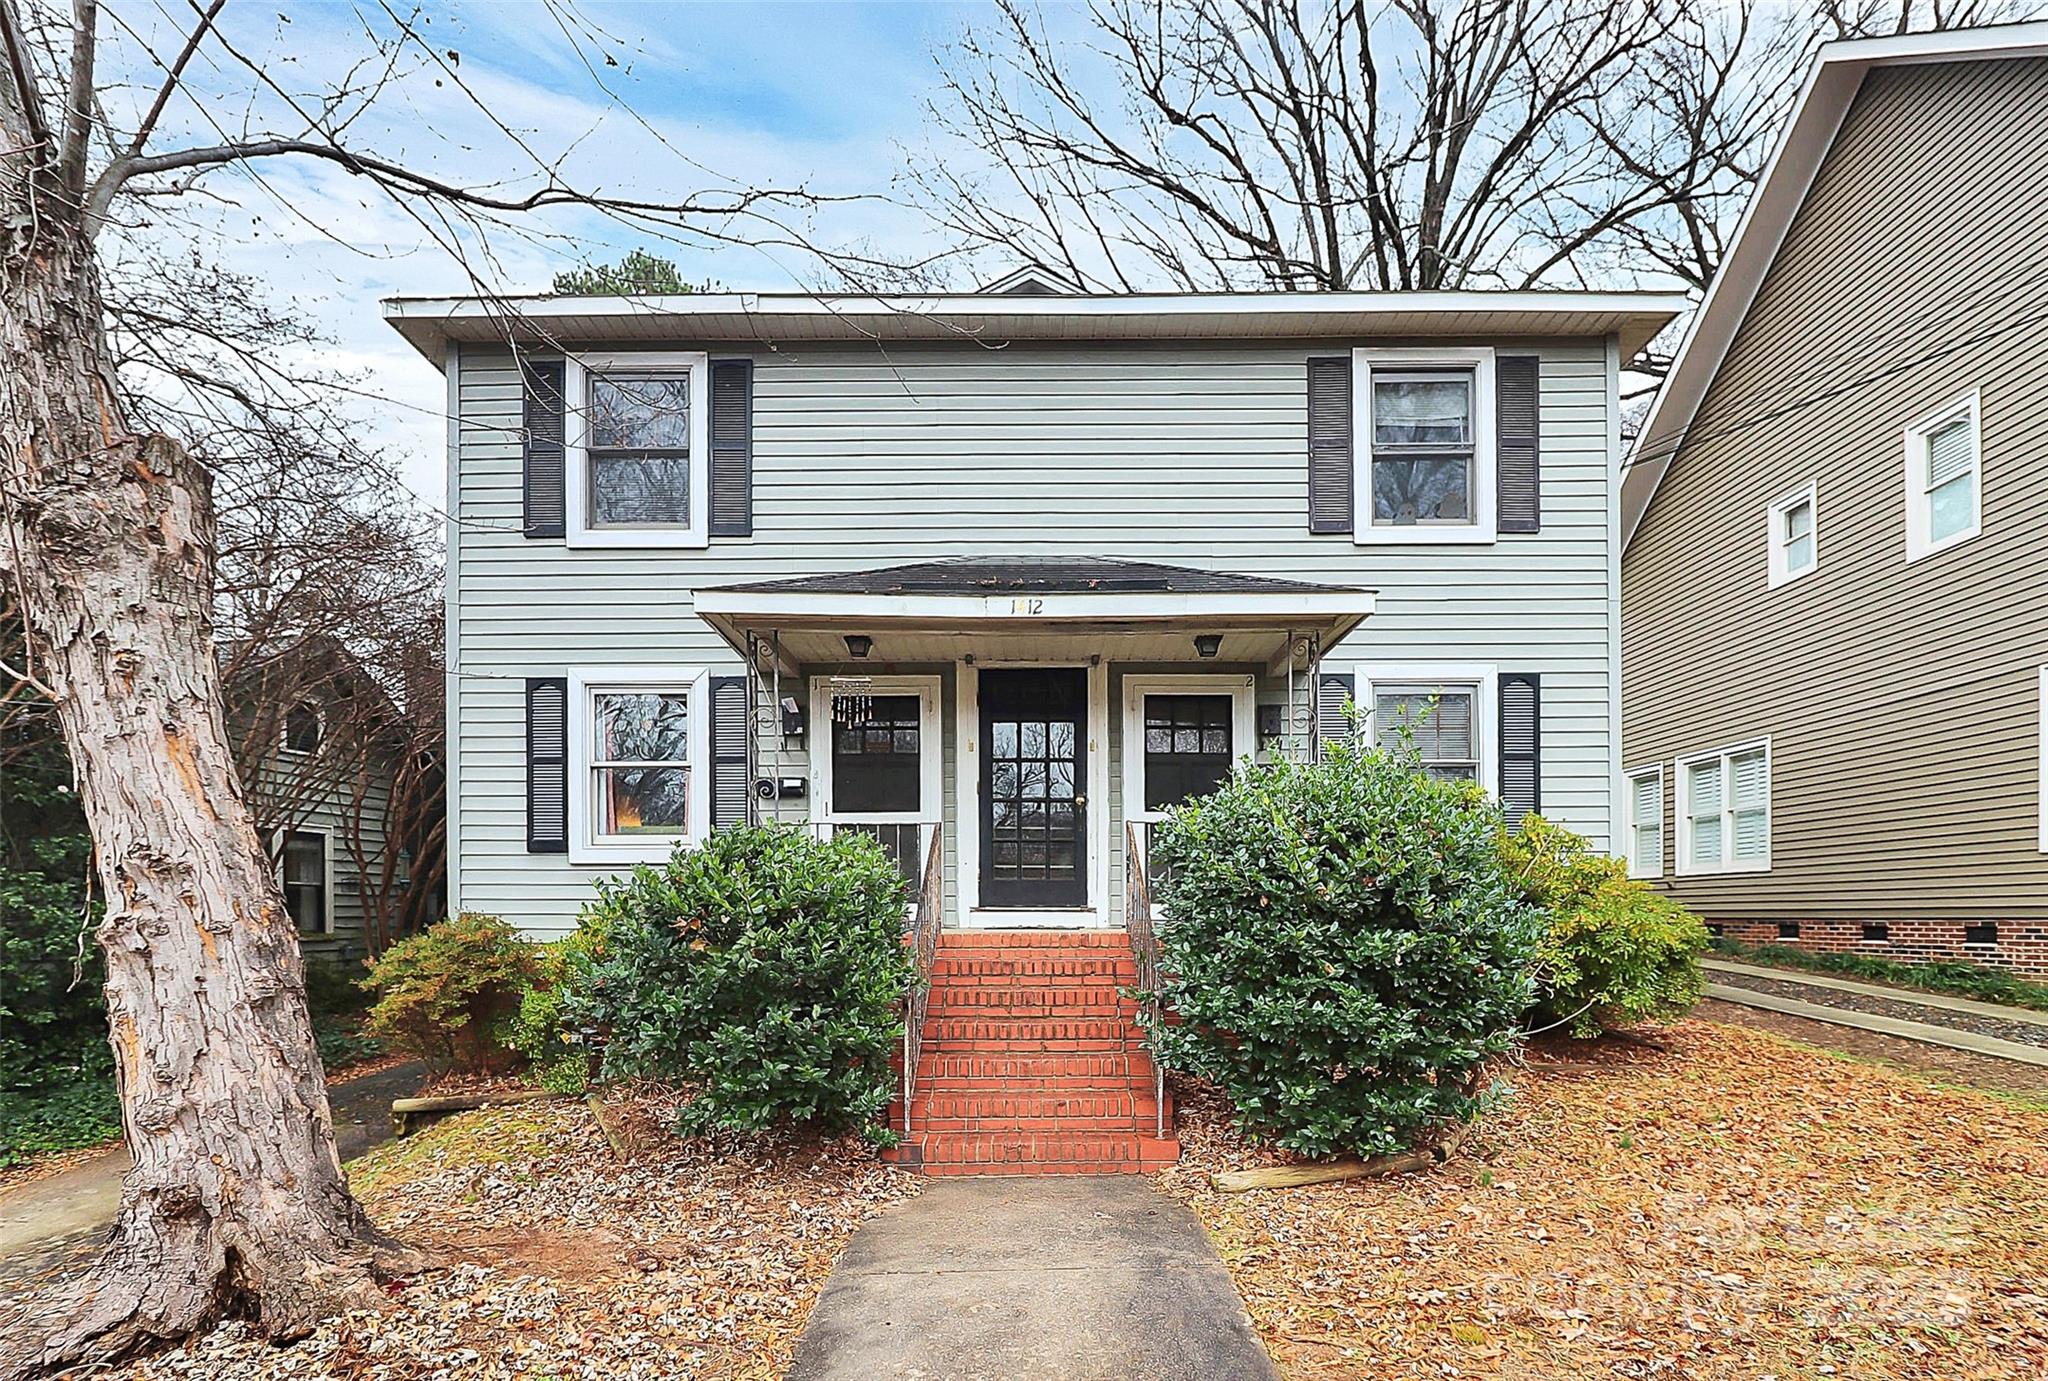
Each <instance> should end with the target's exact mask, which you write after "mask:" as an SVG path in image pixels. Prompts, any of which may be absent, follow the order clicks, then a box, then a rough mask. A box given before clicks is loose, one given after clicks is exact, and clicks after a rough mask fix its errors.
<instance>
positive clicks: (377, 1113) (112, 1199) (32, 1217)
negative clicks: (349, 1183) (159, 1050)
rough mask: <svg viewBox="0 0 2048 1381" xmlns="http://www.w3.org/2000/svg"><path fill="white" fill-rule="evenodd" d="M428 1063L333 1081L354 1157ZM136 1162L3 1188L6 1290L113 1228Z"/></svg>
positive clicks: (338, 1119)
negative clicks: (123, 1189)
mask: <svg viewBox="0 0 2048 1381" xmlns="http://www.w3.org/2000/svg"><path fill="white" fill-rule="evenodd" d="M425 1075H426V1066H424V1065H420V1064H402V1065H397V1066H394V1067H393V1068H391V1069H386V1070H380V1071H379V1072H377V1073H375V1074H365V1075H363V1076H361V1077H360V1078H355V1079H339V1080H336V1081H335V1082H334V1083H333V1084H331V1085H329V1087H328V1091H327V1096H328V1102H329V1104H330V1106H331V1107H332V1108H333V1111H334V1139H335V1141H336V1142H337V1143H338V1145H339V1147H340V1149H341V1158H342V1159H343V1160H352V1159H354V1158H355V1157H356V1156H359V1155H361V1154H362V1153H363V1152H365V1151H367V1150H369V1149H370V1148H371V1147H372V1146H375V1145H377V1144H378V1143H379V1142H381V1141H385V1140H387V1139H389V1137H390V1136H391V1100H392V1099H394V1098H404V1097H406V1096H408V1095H409V1094H411V1093H413V1092H414V1091H415V1090H417V1089H418V1088H419V1086H420V1080H421V1079H422V1078H424V1077H425ZM131 1164H133V1162H132V1161H131V1160H130V1158H129V1155H128V1150H127V1148H126V1147H125V1146H116V1147H113V1148H112V1149H111V1150H109V1151H107V1152H106V1154H104V1155H101V1156H96V1157H94V1158H93V1159H92V1160H89V1161H86V1162H85V1163H84V1164H82V1165H75V1166H73V1167H71V1168H70V1169H69V1170H64V1171H61V1172H59V1173H57V1174H54V1175H49V1176H46V1177H45V1178H43V1179H39V1180H30V1181H28V1182H26V1183H24V1184H19V1185H16V1186H14V1187H13V1188H11V1189H7V1190H0V1290H12V1289H14V1288H15V1287H16V1286H19V1285H22V1284H25V1283H26V1282H28V1281H32V1280H35V1279H38V1278H39V1277H41V1276H45V1275H48V1274H50V1273H51V1272H53V1271H58V1270H62V1269H64V1268H65V1267H67V1266H69V1265H71V1264H72V1263H74V1262H77V1261H82V1260H84V1259H85V1258H86V1257H88V1256H90V1255H91V1254H92V1251H93V1249H94V1248H95V1247H97V1246H98V1245H99V1240H100V1236H101V1234H103V1233H104V1232H106V1230H107V1229H108V1228H109V1227H110V1226H112V1224H113V1221H114V1210H115V1209H116V1208H118V1207H119V1206H120V1202H121V1178H122V1176H124V1175H126V1174H127V1173H128V1167H129V1166H130V1165H131Z"/></svg>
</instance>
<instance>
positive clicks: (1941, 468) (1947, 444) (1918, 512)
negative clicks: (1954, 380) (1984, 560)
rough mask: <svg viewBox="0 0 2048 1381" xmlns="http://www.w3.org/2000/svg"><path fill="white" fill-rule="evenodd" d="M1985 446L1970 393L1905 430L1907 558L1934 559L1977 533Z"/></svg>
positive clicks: (1976, 404)
mask: <svg viewBox="0 0 2048 1381" xmlns="http://www.w3.org/2000/svg"><path fill="white" fill-rule="evenodd" d="M1983 471H1984V465H1983V445H1982V432H1981V427H1980V419H1979V415H1978V397H1977V395H1976V394H1974V393H1972V394H1970V395H1969V396H1968V397H1966V398H1961V399H1958V400H1957V401H1956V402H1954V403H1951V404H1950V405H1949V406H1947V407H1945V408H1943V409H1941V410H1940V411H1938V412H1935V413H1932V414H1930V415H1929V416H1928V417H1926V418H1924V419H1923V420H1921V421H1920V422H1917V423H1915V424H1914V425H1913V426H1911V427H1908V428H1907V429H1906V558H1907V559H1908V560H1914V559H1917V558H1919V557H1922V556H1930V555H1932V554H1933V553H1935V552H1937V551H1941V550H1943V549H1944V548H1947V547H1951V546H1954V545H1955V544H1956V543H1958V542H1962V541H1966V540H1967V539H1969V538H1971V537H1974V536H1975V535H1976V534H1977V531H1978V529H1979V527H1980V526H1981V521H1982V495H1981V492H1980V491H1981V490H1982V488H1983V478H1984V474H1983Z"/></svg>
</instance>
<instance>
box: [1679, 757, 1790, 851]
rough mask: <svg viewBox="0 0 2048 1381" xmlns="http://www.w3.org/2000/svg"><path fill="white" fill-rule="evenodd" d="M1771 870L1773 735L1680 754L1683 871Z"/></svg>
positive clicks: (1680, 829) (1680, 832)
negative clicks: (1753, 740)
mask: <svg viewBox="0 0 2048 1381" xmlns="http://www.w3.org/2000/svg"><path fill="white" fill-rule="evenodd" d="M1770 870H1771V741H1770V740H1769V739H1759V740H1757V741H1755V742H1752V743H1742V744H1737V745H1735V746H1734V747H1732V748H1718V749H1715V750H1714V751H1713V752H1711V753H1700V754H1697V755H1695V756H1693V757H1689V758H1680V759H1679V760H1678V871H1679V873H1680V874H1682V875H1689V874H1698V873H1767V872H1769V871H1770Z"/></svg>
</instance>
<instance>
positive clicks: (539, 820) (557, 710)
mask: <svg viewBox="0 0 2048 1381" xmlns="http://www.w3.org/2000/svg"><path fill="white" fill-rule="evenodd" d="M526 851H527V852H528V853H530V854H565V853H567V852H569V678H568V677H566V676H529V677H527V678H526Z"/></svg>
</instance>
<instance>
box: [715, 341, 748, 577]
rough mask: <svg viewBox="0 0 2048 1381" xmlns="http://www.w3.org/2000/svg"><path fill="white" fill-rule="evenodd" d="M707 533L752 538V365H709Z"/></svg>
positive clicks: (739, 362)
mask: <svg viewBox="0 0 2048 1381" xmlns="http://www.w3.org/2000/svg"><path fill="white" fill-rule="evenodd" d="M711 535H712V536H713V537H751V536H753V535H754V362H753V361H752V360H713V361H712V362H711Z"/></svg>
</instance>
